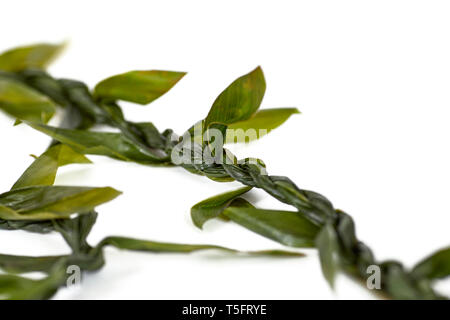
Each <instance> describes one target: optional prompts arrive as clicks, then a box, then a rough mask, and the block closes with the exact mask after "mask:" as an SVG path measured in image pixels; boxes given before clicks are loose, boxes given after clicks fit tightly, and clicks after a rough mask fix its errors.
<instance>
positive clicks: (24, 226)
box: [0, 219, 54, 234]
mask: <svg viewBox="0 0 450 320" xmlns="http://www.w3.org/2000/svg"><path fill="white" fill-rule="evenodd" d="M0 229H3V230H24V231H28V232H35V233H41V234H45V233H49V232H52V231H53V229H54V228H53V223H52V221H51V220H43V221H38V220H37V221H27V220H3V219H0Z"/></svg>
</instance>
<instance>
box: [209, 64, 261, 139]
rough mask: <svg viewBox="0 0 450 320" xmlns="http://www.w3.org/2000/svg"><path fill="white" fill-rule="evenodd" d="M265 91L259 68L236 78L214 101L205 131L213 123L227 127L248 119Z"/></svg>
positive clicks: (257, 106)
mask: <svg viewBox="0 0 450 320" xmlns="http://www.w3.org/2000/svg"><path fill="white" fill-rule="evenodd" d="M265 91H266V82H265V80H264V74H263V72H262V70H261V68H260V67H257V68H256V69H255V70H253V71H251V72H250V73H248V74H246V75H243V76H242V77H240V78H238V79H237V80H235V81H234V82H233V83H232V84H230V85H229V86H228V88H226V89H225V90H224V91H223V92H222V93H221V94H220V95H219V96H218V97H217V98H216V100H215V101H214V103H213V105H212V107H211V109H210V111H209V113H208V115H207V116H206V119H205V130H206V129H207V128H208V127H209V126H210V125H211V124H213V123H220V124H224V125H228V124H231V123H235V122H238V121H243V120H247V119H249V118H250V117H251V116H252V115H253V114H254V113H255V112H256V110H258V108H259V106H260V104H261V101H262V99H263V97H264V92H265Z"/></svg>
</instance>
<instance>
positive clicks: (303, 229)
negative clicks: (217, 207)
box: [223, 203, 319, 248]
mask: <svg viewBox="0 0 450 320" xmlns="http://www.w3.org/2000/svg"><path fill="white" fill-rule="evenodd" d="M223 214H224V215H225V216H226V217H228V218H230V219H231V220H232V221H234V222H236V223H237V224H240V225H241V226H243V227H245V228H247V229H249V230H251V231H253V232H256V233H258V234H260V235H262V236H264V237H267V238H270V239H272V240H275V241H277V242H280V243H282V244H284V245H287V246H292V247H305V248H307V247H314V239H315V237H316V235H317V232H318V231H319V229H318V227H317V226H316V225H314V224H312V223H311V222H309V221H308V220H307V219H306V218H304V217H303V216H302V215H301V214H300V213H298V212H291V211H281V210H263V209H257V208H252V207H249V206H243V205H242V204H236V203H232V204H231V206H230V207H228V208H227V209H225V210H224V212H223Z"/></svg>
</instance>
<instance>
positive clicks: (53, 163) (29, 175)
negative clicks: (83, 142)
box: [12, 144, 91, 190]
mask: <svg viewBox="0 0 450 320" xmlns="http://www.w3.org/2000/svg"><path fill="white" fill-rule="evenodd" d="M71 163H91V161H90V160H89V159H88V158H86V157H85V156H84V155H82V154H79V153H78V152H75V151H74V150H72V149H71V148H70V147H68V146H66V145H64V144H57V145H54V146H53V147H51V148H50V149H48V150H47V151H46V152H44V153H43V154H42V155H41V156H40V157H39V158H37V159H36V160H35V161H34V162H33V163H32V164H31V165H30V166H29V167H28V169H27V170H26V171H25V172H24V173H23V174H22V176H21V177H20V178H19V180H17V182H16V183H15V184H14V186H13V187H12V190H14V189H19V188H24V187H31V186H51V185H53V183H54V182H55V177H56V172H57V171H58V168H59V167H62V166H65V165H68V164H71Z"/></svg>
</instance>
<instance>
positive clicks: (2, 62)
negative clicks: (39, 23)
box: [0, 43, 65, 72]
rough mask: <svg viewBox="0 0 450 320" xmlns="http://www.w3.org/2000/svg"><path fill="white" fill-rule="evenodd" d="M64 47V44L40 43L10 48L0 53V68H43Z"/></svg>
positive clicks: (15, 70) (6, 69) (16, 69)
mask: <svg viewBox="0 0 450 320" xmlns="http://www.w3.org/2000/svg"><path fill="white" fill-rule="evenodd" d="M64 47H65V44H48V43H41V44H35V45H31V46H23V47H18V48H14V49H10V50H8V51H6V52H3V53H2V54H1V55H0V70H4V71H11V72H17V71H22V70H25V69H30V68H38V69H45V68H46V67H47V66H48V65H49V64H50V63H51V62H52V61H53V60H54V59H55V58H56V57H57V56H58V54H59V53H60V52H61V51H62V50H63V48H64Z"/></svg>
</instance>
